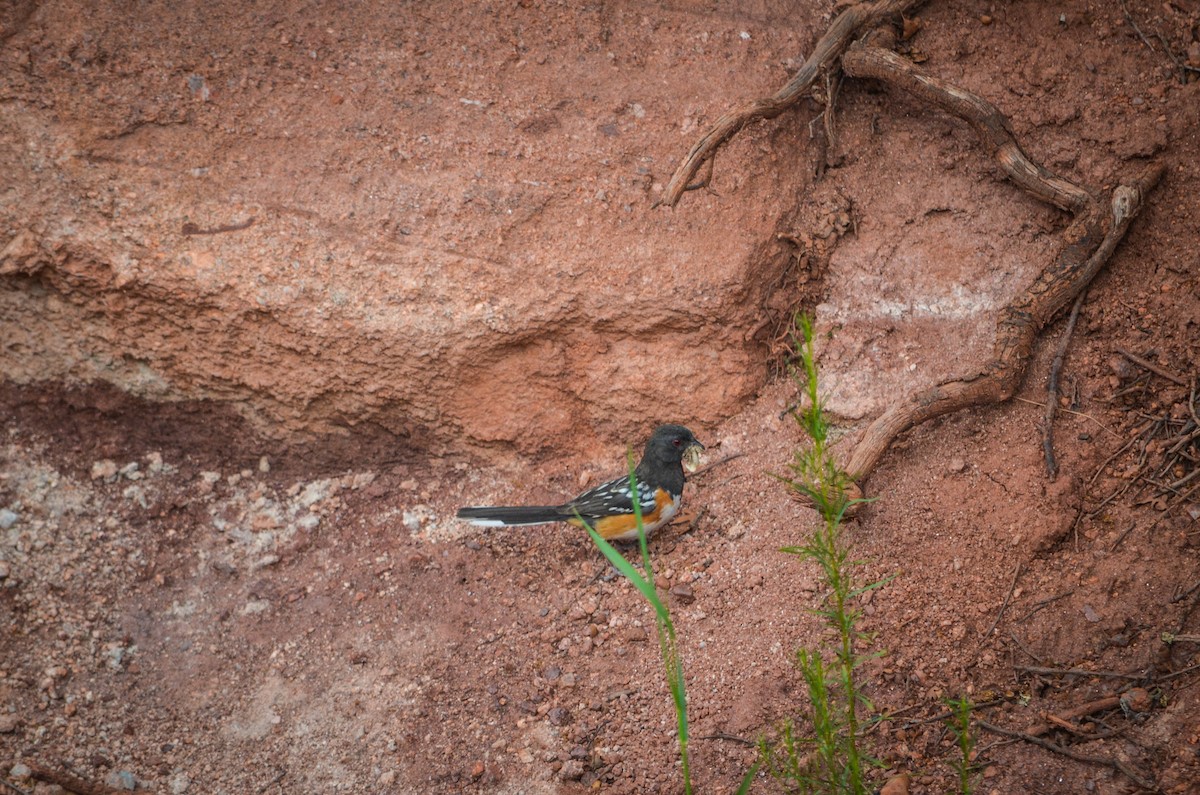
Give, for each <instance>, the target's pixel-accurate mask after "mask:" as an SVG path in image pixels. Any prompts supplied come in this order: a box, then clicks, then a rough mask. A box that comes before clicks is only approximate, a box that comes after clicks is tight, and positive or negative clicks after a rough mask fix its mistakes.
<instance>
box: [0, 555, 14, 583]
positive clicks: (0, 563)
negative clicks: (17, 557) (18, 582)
mask: <svg viewBox="0 0 1200 795" xmlns="http://www.w3.org/2000/svg"><path fill="white" fill-rule="evenodd" d="M11 573H12V569H10V568H9V567H8V561H4V560H0V580H7V579H8V575H10V574H11Z"/></svg>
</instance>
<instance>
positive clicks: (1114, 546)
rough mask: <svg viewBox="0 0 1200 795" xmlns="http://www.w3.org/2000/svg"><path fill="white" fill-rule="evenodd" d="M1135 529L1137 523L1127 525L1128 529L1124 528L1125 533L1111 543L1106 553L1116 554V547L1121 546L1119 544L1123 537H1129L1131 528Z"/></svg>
mask: <svg viewBox="0 0 1200 795" xmlns="http://www.w3.org/2000/svg"><path fill="white" fill-rule="evenodd" d="M1135 527H1137V522H1133V523H1132V524H1130V525H1129V527H1127V528H1125V532H1124V533H1121V535H1119V536H1117V540H1116V541H1114V542H1113V545H1112V548H1110V549H1109V550H1108V551H1109V552H1116V551H1117V547H1119V546H1121V542H1122V541H1124V540H1125V537H1126V536H1127V535H1129V534H1130V533H1132V532H1133V528H1135Z"/></svg>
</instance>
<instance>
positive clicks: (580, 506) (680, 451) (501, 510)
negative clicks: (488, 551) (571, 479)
mask: <svg viewBox="0 0 1200 795" xmlns="http://www.w3.org/2000/svg"><path fill="white" fill-rule="evenodd" d="M703 449H704V445H702V444H700V442H698V441H697V440H696V437H695V436H693V435H692V432H691V431H689V430H688V429H687V428H685V427H683V426H682V425H662V426H660V427H658V428H655V429H654V433H652V434H651V435H650V441H648V442H646V450H645V452H643V453H642V460H641V462H640V463H639V464H638V465H637V469H635V470H634V475H635V476H636V480H637V490H638V502H639V503H640V504H641V510H642V527H643V528H644V529H645V531H646V533H650V532H651V531H653V530H656V529H658V528H659V527H661V526H662V525H664V524H666V523H667V522H669V521H671V519H672V518H673V517H674V516H675V513H676V512H677V511H678V510H679V501H680V499H681V498H682V497H683V483H684V480H685V478H684V475H683V461H684V459H687V460H688V461H689V463H694V462H695V459H696V456H697V455H698V454H699V451H700V450H703ZM458 518H459V519H466V520H467V521H468V522H470V523H471V524H474V525H479V526H480V527H504V526H511V525H527V524H545V523H547V522H570V523H571V524H573V525H576V526H577V527H582V526H583V524H584V523H585V522H586V523H587V524H588V525H589V526H591V527H592V528H593V529H595V531H596V532H597V533H599V534H600V535H601V536H603V537H604V538H606V539H609V540H613V539H616V540H619V541H628V540H630V539H634V538H637V534H638V531H637V520H636V519H635V518H634V514H633V496H632V494H631V493H630V490H629V476H628V475H623V476H621V477H618V478H614V479H612V480H610V481H608V482H606V483H601V484H600V485H599V486H596V487H595V488H594V489H590V490H588V491H585V492H584V493H583V494H580V495H579V496H578V497H576V498H575V499H573V500H571V501H570V502H567V503H563V504H562V505H536V506H535V505H530V506H519V507H507V506H492V507H480V508H460V509H459V511H458Z"/></svg>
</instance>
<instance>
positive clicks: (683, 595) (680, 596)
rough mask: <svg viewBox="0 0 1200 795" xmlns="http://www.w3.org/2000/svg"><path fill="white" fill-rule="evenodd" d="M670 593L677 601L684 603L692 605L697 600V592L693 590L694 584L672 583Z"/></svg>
mask: <svg viewBox="0 0 1200 795" xmlns="http://www.w3.org/2000/svg"><path fill="white" fill-rule="evenodd" d="M670 594H671V596H672V598H674V599H675V601H677V602H679V603H680V604H683V605H690V604H691V603H692V602H694V601H696V594H695V593H693V592H692V586H690V585H688V584H686V583H682V582H681V583H679V584H677V585H672V586H671V590H670Z"/></svg>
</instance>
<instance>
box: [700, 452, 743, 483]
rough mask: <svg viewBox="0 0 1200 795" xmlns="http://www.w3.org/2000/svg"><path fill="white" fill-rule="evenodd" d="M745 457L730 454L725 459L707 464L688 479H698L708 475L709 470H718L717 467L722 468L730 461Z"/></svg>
mask: <svg viewBox="0 0 1200 795" xmlns="http://www.w3.org/2000/svg"><path fill="white" fill-rule="evenodd" d="M744 455H745V453H730V454H729V455H727V456H725V457H724V458H718V459H717V460H716V461H713V462H712V463H711V464H706V465H704V466H702V467H700V468H699V469H697V470H696V471H695V472H693V473H691V474H690V475H688V477H689V478H698V477H700V476H701V475H704V474H707V473H708V471H709V470H711V469H716V468H717V467H719V466H721V465H722V464H728V463H729V462H730V461H732V460H734V459H735V458H741V457H742V456H744Z"/></svg>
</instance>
